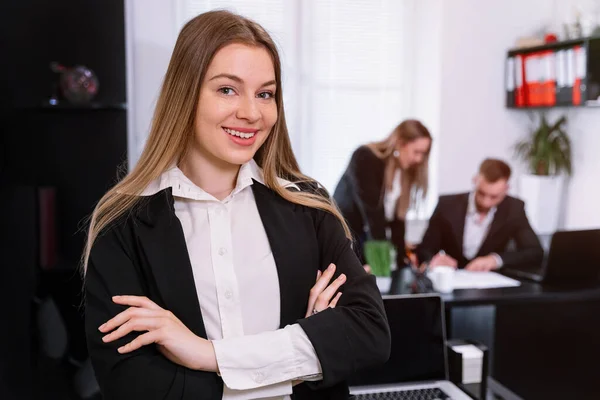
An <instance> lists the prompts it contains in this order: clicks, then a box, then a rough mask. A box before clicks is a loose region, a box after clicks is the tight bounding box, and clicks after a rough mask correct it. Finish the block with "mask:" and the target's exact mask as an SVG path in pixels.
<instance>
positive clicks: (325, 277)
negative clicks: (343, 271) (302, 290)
mask: <svg viewBox="0 0 600 400" xmlns="http://www.w3.org/2000/svg"><path fill="white" fill-rule="evenodd" d="M334 272H335V264H329V267H327V269H326V270H325V271H324V272H323V273H322V274H321V276H320V277H319V279H317V282H316V283H315V285H314V286H313V287H312V288H311V289H310V295H309V299H310V298H312V299H313V300H316V298H317V297H318V296H319V295H320V294H321V292H322V291H323V290H325V288H326V287H327V285H329V281H330V280H331V278H332V277H333V274H334Z"/></svg>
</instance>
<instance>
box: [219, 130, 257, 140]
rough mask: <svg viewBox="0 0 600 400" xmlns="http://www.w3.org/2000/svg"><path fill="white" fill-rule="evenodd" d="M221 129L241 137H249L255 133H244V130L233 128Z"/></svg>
mask: <svg viewBox="0 0 600 400" xmlns="http://www.w3.org/2000/svg"><path fill="white" fill-rule="evenodd" d="M223 130H225V132H227V133H229V134H230V135H233V136H238V137H241V138H242V139H250V138H251V137H252V136H254V135H255V133H244V132H239V131H235V130H233V129H229V128H223Z"/></svg>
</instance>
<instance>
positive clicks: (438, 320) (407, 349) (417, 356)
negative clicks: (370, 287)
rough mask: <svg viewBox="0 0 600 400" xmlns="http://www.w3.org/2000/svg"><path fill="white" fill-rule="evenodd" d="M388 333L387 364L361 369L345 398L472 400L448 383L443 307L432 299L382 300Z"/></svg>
mask: <svg viewBox="0 0 600 400" xmlns="http://www.w3.org/2000/svg"><path fill="white" fill-rule="evenodd" d="M383 304H384V306H385V312H386V314H387V318H388V322H389V324H390V331H391V334H392V350H391V355H390V358H389V360H388V361H387V363H385V364H384V365H382V366H379V367H376V368H372V369H368V370H362V371H359V372H358V373H356V374H355V375H354V376H353V377H352V378H351V379H350V380H349V381H348V384H349V385H350V394H352V395H354V396H355V399H356V400H366V399H426V400H430V399H431V400H434V399H440V400H444V399H453V400H470V399H471V398H470V397H469V396H468V395H467V394H465V393H464V392H463V391H461V390H460V389H459V388H458V387H457V386H455V385H454V384H453V383H451V382H450V381H449V380H448V359H447V356H446V331H445V324H444V305H443V303H442V299H441V297H440V296H439V295H436V294H422V295H398V296H385V297H384V299H383Z"/></svg>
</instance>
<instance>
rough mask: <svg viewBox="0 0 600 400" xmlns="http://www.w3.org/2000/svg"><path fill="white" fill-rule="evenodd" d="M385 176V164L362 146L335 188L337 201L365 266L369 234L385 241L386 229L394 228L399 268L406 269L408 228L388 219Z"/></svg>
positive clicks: (393, 240)
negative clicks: (386, 216) (363, 250)
mask: <svg viewBox="0 0 600 400" xmlns="http://www.w3.org/2000/svg"><path fill="white" fill-rule="evenodd" d="M384 173H385V161H384V160H382V159H380V158H379V157H377V156H376V155H375V154H374V153H373V152H372V151H371V149H369V148H368V147H367V146H361V147H359V148H358V149H356V151H355V152H354V154H352V158H351V159H350V163H349V164H348V168H347V169H346V171H345V172H344V174H343V175H342V178H341V179H340V181H339V183H338V184H337V187H336V188H335V191H334V193H333V198H334V200H335V202H336V204H337V206H338V208H339V209H340V211H341V212H342V215H343V216H344V218H345V219H346V222H347V223H348V225H349V226H350V230H351V231H352V234H353V235H354V240H355V246H354V249H355V252H356V255H357V256H358V258H359V259H360V260H361V262H362V263H363V264H365V263H366V261H365V259H364V256H363V252H362V247H363V243H364V241H365V240H367V239H369V237H368V236H369V235H368V232H367V231H368V230H370V234H371V238H372V239H375V240H385V239H386V228H387V227H390V228H391V233H392V237H391V241H392V243H393V245H394V247H396V250H397V251H398V257H397V264H398V266H399V267H402V266H404V263H405V260H404V258H405V256H406V250H405V245H404V233H405V224H404V220H401V219H398V218H395V219H394V220H393V221H391V222H388V221H387V220H386V218H385V210H384V207H383V199H384V193H385V187H384V185H385V182H384ZM361 203H362V210H361V208H360V206H361ZM365 219H366V220H365Z"/></svg>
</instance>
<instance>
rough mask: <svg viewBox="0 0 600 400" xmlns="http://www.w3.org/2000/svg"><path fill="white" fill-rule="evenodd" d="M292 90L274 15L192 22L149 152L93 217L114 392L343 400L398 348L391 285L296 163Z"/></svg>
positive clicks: (97, 307) (182, 38)
mask: <svg viewBox="0 0 600 400" xmlns="http://www.w3.org/2000/svg"><path fill="white" fill-rule="evenodd" d="M282 99H283V96H282V87H281V71H280V59H279V56H278V54H277V50H276V48H275V45H274V44H273V41H272V40H271V38H270V37H269V35H268V34H267V33H266V32H265V31H264V29H263V28H262V27H260V26H259V25H257V24H256V23H254V22H252V21H250V20H247V19H245V18H243V17H240V16H237V15H235V14H232V13H229V12H225V11H217V12H209V13H206V14H202V15H200V16H198V17H196V18H194V19H193V20H191V21H190V22H189V23H187V24H186V25H185V27H184V28H183V29H182V31H181V33H180V35H179V37H178V39H177V43H176V45H175V49H174V51H173V55H172V58H171V62H170V64H169V68H168V70H167V73H166V76H165V80H164V83H163V87H162V90H161V93H160V97H159V99H158V103H157V106H156V111H155V115H154V120H153V125H152V129H151V132H150V136H149V138H148V142H147V144H146V147H145V149H144V152H143V154H142V156H141V158H140V160H139V162H138V164H137V165H136V167H135V168H134V169H133V170H132V171H131V173H130V174H129V175H128V176H127V177H125V178H124V179H123V180H122V181H121V182H120V183H119V184H118V185H116V186H115V187H114V188H113V189H111V190H110V191H109V192H108V193H107V194H106V195H105V196H104V197H103V198H102V199H101V200H100V202H99V204H98V206H97V208H96V210H95V211H94V214H93V216H92V220H91V226H90V231H89V238H88V247H87V249H86V254H85V258H84V259H85V264H84V265H85V271H86V277H85V288H86V333H87V339H88V347H89V350H90V355H91V358H92V362H93V365H94V370H95V372H96V376H97V378H98V382H99V384H100V387H101V389H102V392H103V394H104V397H105V398H106V399H138V398H139V399H155V398H156V399H158V398H160V399H194V400H200V399H251V398H252V399H256V398H277V399H282V398H289V396H290V395H291V394H292V393H293V394H294V398H295V399H334V398H336V399H337V398H340V399H341V398H346V397H347V396H348V388H347V385H346V384H345V382H344V380H345V379H346V378H347V377H348V376H349V375H351V374H352V373H354V372H355V371H356V370H357V369H360V368H362V367H368V366H371V365H375V364H378V363H382V362H384V361H385V360H387V357H388V355H389V351H390V335H389V329H388V326H387V320H386V317H385V313H384V311H383V306H382V300H381V296H380V294H379V291H378V290H377V287H376V285H375V282H374V279H373V278H372V277H371V276H369V275H367V274H366V273H365V272H364V271H363V269H362V268H361V264H360V262H359V260H358V259H357V258H356V256H355V254H354V252H353V251H352V249H351V242H350V240H349V235H348V229H347V227H346V225H345V222H344V220H343V219H342V217H341V216H340V214H339V212H338V211H337V209H336V208H335V206H334V205H333V204H332V202H331V200H330V199H329V198H327V197H325V196H322V195H321V192H320V191H319V189H318V186H317V184H316V183H315V182H314V181H313V180H311V179H310V178H308V177H306V176H304V175H302V174H301V173H300V171H299V169H298V165H297V163H296V159H295V157H294V154H293V153H292V150H291V146H290V141H289V137H288V133H287V128H286V124H285V116H284V110H283V101H282ZM315 278H316V279H317V281H316V283H315ZM342 285H343V286H342ZM340 288H341V289H343V295H342V292H341V291H339V289H340Z"/></svg>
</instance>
